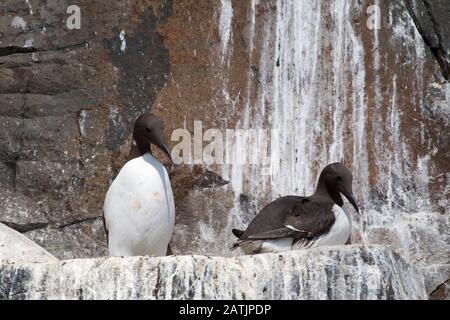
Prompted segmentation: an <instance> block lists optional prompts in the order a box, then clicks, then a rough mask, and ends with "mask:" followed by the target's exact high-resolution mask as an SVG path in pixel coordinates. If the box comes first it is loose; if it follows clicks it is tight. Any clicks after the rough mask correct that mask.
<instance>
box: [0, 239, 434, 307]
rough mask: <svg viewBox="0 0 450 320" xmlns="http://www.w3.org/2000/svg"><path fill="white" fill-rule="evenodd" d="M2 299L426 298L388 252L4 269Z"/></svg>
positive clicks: (354, 248)
mask: <svg viewBox="0 0 450 320" xmlns="http://www.w3.org/2000/svg"><path fill="white" fill-rule="evenodd" d="M0 298H1V299H428V295H427V293H426V291H425V285H424V279H423V275H422V273H421V271H420V270H419V269H417V268H416V267H414V266H411V265H410V264H408V263H407V262H406V261H405V260H404V259H403V258H402V257H401V256H400V255H398V254H396V253H394V252H393V251H391V250H389V249H387V248H386V247H383V246H367V247H366V246H359V245H350V246H342V247H323V248H317V249H312V250H305V251H292V252H286V253H282V254H259V255H254V256H241V257H233V258H224V257H208V256H195V255H193V256H168V257H159V258H156V257H153V258H152V257H129V258H120V257H112V258H95V259H76V260H63V261H51V262H45V263H23V262H18V263H11V262H7V263H3V264H0Z"/></svg>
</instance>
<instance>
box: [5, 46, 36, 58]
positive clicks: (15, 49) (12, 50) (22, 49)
mask: <svg viewBox="0 0 450 320" xmlns="http://www.w3.org/2000/svg"><path fill="white" fill-rule="evenodd" d="M36 51H37V49H36V48H33V47H16V46H7V47H2V48H0V57H5V56H9V55H12V54H18V53H32V52H36Z"/></svg>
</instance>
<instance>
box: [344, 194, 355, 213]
mask: <svg viewBox="0 0 450 320" xmlns="http://www.w3.org/2000/svg"><path fill="white" fill-rule="evenodd" d="M342 194H343V195H344V196H345V197H346V198H347V200H348V202H350V203H351V204H352V206H353V208H355V210H356V212H358V213H359V208H358V205H357V204H356V200H355V197H354V196H353V193H349V192H344V191H342Z"/></svg>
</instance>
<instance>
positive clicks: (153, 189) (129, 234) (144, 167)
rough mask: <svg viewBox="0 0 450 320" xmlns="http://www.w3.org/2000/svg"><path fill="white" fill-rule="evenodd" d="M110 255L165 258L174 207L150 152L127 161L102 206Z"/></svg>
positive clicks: (161, 168) (164, 176)
mask: <svg viewBox="0 0 450 320" xmlns="http://www.w3.org/2000/svg"><path fill="white" fill-rule="evenodd" d="M103 211H104V215H105V221H106V227H107V229H108V235H109V239H108V240H109V242H108V250H109V254H110V255H112V256H132V255H153V256H161V255H166V251H167V245H168V244H169V241H170V239H171V237H172V232H173V227H174V224H175V206H174V201H173V195H172V188H171V186H170V180H169V177H168V174H167V171H166V169H165V168H164V166H163V165H161V163H159V162H158V161H157V160H156V159H155V158H153V156H152V155H151V154H150V153H146V154H145V155H143V156H141V157H138V158H135V159H133V160H131V161H128V162H127V163H126V164H125V165H124V167H123V168H122V169H121V170H120V172H119V174H118V175H117V177H116V179H115V180H114V182H113V183H112V184H111V186H110V187H109V189H108V192H107V194H106V197H105V203H104V206H103Z"/></svg>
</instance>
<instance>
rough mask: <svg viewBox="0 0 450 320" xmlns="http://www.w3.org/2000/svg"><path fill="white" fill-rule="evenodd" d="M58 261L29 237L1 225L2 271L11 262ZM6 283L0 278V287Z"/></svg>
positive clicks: (0, 262) (0, 249)
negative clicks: (3, 266)
mask: <svg viewBox="0 0 450 320" xmlns="http://www.w3.org/2000/svg"><path fill="white" fill-rule="evenodd" d="M56 260H57V259H56V258H55V257H54V256H52V255H51V254H50V253H48V252H47V251H46V250H44V249H43V248H42V247H40V246H38V245H37V244H36V243H34V242H33V241H31V240H30V239H28V238H27V237H25V236H23V235H22V234H20V233H19V232H17V231H15V230H13V229H11V228H8V227H7V226H5V225H4V224H1V223H0V269H1V266H2V265H4V264H7V263H11V262H13V263H28V262H30V263H36V262H49V261H56ZM5 281H6V280H5V279H3V278H2V277H1V276H0V287H2V286H4V285H5ZM0 291H1V290H0ZM0 297H1V294H0Z"/></svg>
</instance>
